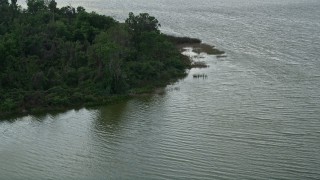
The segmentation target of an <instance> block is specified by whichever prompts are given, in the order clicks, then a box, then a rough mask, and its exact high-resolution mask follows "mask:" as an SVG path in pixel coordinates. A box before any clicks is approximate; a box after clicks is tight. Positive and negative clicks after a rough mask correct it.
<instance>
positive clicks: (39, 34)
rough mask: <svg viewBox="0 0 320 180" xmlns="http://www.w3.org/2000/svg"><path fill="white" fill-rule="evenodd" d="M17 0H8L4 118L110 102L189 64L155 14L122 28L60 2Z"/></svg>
mask: <svg viewBox="0 0 320 180" xmlns="http://www.w3.org/2000/svg"><path fill="white" fill-rule="evenodd" d="M16 2H17V1H16V0H12V1H11V2H10V3H9V2H8V1H7V0H0V115H1V112H5V111H12V110H22V109H24V110H29V109H33V108H36V107H56V106H70V105H80V104H84V103H96V102H99V101H105V100H106V99H108V97H111V96H112V95H116V94H126V93H128V92H129V91H130V92H133V91H134V89H136V88H141V87H145V86H146V85H148V84H150V83H155V82H157V81H161V80H163V79H168V78H170V77H177V76H179V75H183V74H184V73H185V68H186V67H188V66H189V62H188V61H185V60H183V58H182V56H181V54H180V53H179V51H178V50H177V49H176V48H175V47H174V45H173V44H172V43H170V42H169V41H168V40H167V38H166V37H165V36H164V35H162V34H161V33H160V31H159V29H158V28H159V26H160V24H159V23H158V20H157V19H156V18H154V17H152V16H150V15H149V14H147V13H143V14H139V15H137V16H135V15H134V14H133V13H130V14H129V18H128V19H127V20H126V23H119V22H117V21H115V20H114V19H113V18H111V17H108V16H105V15H100V14H97V13H95V12H91V13H88V12H86V10H85V8H83V7H77V8H74V7H72V6H66V7H61V8H58V7H57V3H56V2H55V1H54V0H51V1H48V2H47V1H44V0H27V9H26V10H24V9H21V8H20V7H19V6H18V5H17V4H16Z"/></svg>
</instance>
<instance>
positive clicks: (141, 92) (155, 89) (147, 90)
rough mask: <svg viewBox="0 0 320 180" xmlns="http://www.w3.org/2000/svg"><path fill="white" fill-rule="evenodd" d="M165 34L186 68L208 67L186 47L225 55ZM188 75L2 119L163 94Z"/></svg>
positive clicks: (19, 110) (0, 115) (2, 114)
mask: <svg viewBox="0 0 320 180" xmlns="http://www.w3.org/2000/svg"><path fill="white" fill-rule="evenodd" d="M165 36H166V37H167V38H168V40H169V41H171V42H172V43H173V44H174V45H175V47H176V48H177V49H178V51H179V52H180V53H181V55H182V56H181V58H182V59H181V60H182V61H185V60H186V59H187V60H188V61H190V67H187V68H186V70H187V69H191V68H207V67H208V66H207V65H206V64H203V63H202V62H194V61H193V60H192V58H191V57H188V56H186V55H183V54H182V52H184V51H185V49H186V48H192V51H193V52H195V53H197V54H200V53H207V54H208V55H216V56H217V57H218V56H223V57H225V55H224V54H225V52H224V51H220V50H218V49H216V48H215V47H214V46H212V45H208V44H205V43H202V41H201V40H199V39H195V38H189V37H175V36H169V35H165ZM184 58H186V59H184ZM186 75H187V74H184V75H177V76H175V77H171V78H169V79H163V80H161V81H159V82H147V83H146V84H147V85H146V86H142V87H139V88H134V89H131V90H129V92H127V93H125V94H119V95H111V96H110V95H106V96H100V97H95V99H99V100H98V101H97V100H93V101H83V102H79V103H74V104H70V105H60V106H59V105H57V106H47V107H39V106H38V107H37V106H35V107H32V108H31V109H29V110H26V109H25V108H23V107H19V108H17V109H16V110H13V111H8V112H0V121H4V120H7V119H13V118H20V117H23V116H28V115H41V114H49V113H56V112H65V111H68V110H72V109H81V108H92V107H98V106H107V105H111V104H115V103H118V102H121V101H126V100H129V99H131V98H135V97H140V96H146V95H148V96H149V95H152V94H163V93H164V90H163V88H165V87H166V86H167V85H169V84H171V83H174V82H176V81H178V80H179V79H182V78H184V77H186ZM41 93H44V92H41Z"/></svg>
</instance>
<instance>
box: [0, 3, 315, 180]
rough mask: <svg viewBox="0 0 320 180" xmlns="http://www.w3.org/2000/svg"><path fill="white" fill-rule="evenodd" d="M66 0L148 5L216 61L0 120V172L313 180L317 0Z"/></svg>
mask: <svg viewBox="0 0 320 180" xmlns="http://www.w3.org/2000/svg"><path fill="white" fill-rule="evenodd" d="M58 4H59V1H58ZM72 4H76V5H79V4H80V5H83V6H85V7H88V8H87V9H89V8H91V9H92V10H96V11H98V12H101V13H106V14H110V13H111V14H112V15H113V16H115V17H116V18H117V19H119V20H123V19H124V18H125V17H126V16H127V14H128V12H129V11H134V12H149V13H150V14H152V15H155V16H156V17H158V19H159V20H160V22H161V24H162V30H163V31H164V32H166V33H170V34H175V35H186V36H192V37H197V38H201V39H203V40H204V41H205V42H207V43H210V44H215V45H217V46H218V48H220V49H222V50H225V51H226V52H227V55H228V57H227V58H220V59H217V58H215V57H212V56H205V55H203V57H204V58H202V60H204V61H206V62H208V64H209V65H210V67H209V68H207V69H192V70H191V71H190V73H189V76H188V77H187V78H185V79H183V80H180V81H179V82H177V83H175V84H172V85H169V86H168V87H167V88H166V89H165V93H164V94H154V95H151V96H144V97H137V98H134V99H132V100H129V101H126V102H122V103H119V104H116V105H112V106H106V107H101V108H98V109H89V110H88V109H80V110H71V111H67V112H64V113H58V114H48V115H44V116H27V117H24V118H18V119H13V120H4V121H1V122H0V179H319V178H320V172H319V169H320V153H319V152H320V59H319V57H320V51H319V49H320V43H319V42H320V20H319V19H320V13H319V11H318V10H319V9H320V3H319V1H316V0H314V1H313V0H308V1H307V0H291V1H289V0H284V1H281V2H278V1H268V2H265V1H262V0H250V1H246V0H240V1H239V0H227V1H223V0H217V1H209V0H203V1H201V2H200V1H193V0H187V1H182V0H175V1H169V0H159V1H143V0H131V1H129V0H117V1H116V0H110V1H108V2H106V1H99V0H94V1H79V0H75V1H73V2H72ZM196 73H200V74H207V76H208V78H206V79H194V78H193V77H192V75H193V74H196Z"/></svg>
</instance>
